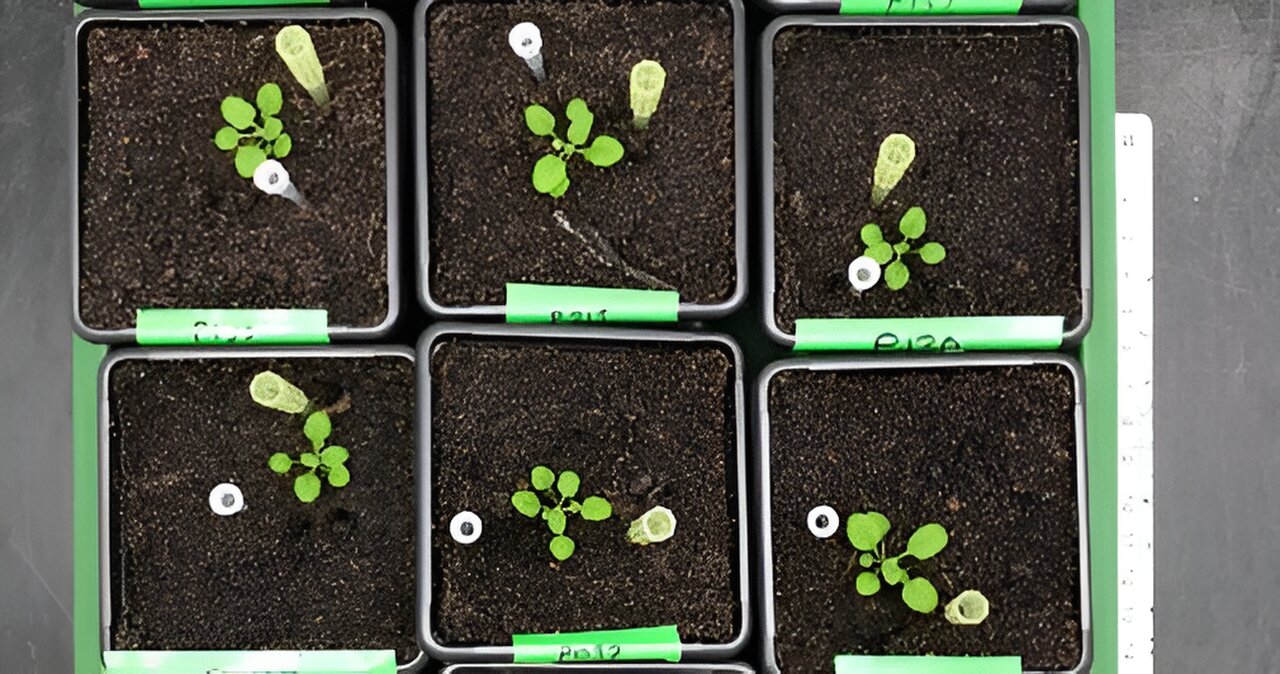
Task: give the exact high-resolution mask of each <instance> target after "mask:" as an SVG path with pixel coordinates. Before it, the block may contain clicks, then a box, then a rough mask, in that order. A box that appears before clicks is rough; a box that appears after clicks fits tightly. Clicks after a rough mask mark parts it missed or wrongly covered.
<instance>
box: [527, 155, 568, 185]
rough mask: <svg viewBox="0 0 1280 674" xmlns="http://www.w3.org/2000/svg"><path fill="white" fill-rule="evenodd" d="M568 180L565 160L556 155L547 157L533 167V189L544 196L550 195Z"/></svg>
mask: <svg viewBox="0 0 1280 674" xmlns="http://www.w3.org/2000/svg"><path fill="white" fill-rule="evenodd" d="M566 178H568V175H567V174H566V173H565V164H564V160H563V159H561V158H559V157H557V156H556V155H553V154H549V155H545V156H544V157H543V158H542V159H539V160H538V163H537V164H534V165H533V189H535V190H538V191H539V192H541V193H543V194H550V193H551V192H552V191H553V190H555V189H556V188H557V187H559V186H560V183H563V182H564V181H565V179H566Z"/></svg>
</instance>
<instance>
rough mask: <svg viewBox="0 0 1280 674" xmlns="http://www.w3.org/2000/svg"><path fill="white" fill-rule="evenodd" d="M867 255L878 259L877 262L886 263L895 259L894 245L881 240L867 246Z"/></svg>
mask: <svg viewBox="0 0 1280 674" xmlns="http://www.w3.org/2000/svg"><path fill="white" fill-rule="evenodd" d="M867 257H869V258H871V259H872V260H875V261H876V264H881V265H883V264H886V263H888V262H889V260H892V259H893V246H890V245H889V242H888V241H881V242H879V243H873V244H871V245H870V246H867Z"/></svg>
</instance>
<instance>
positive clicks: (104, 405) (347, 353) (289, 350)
mask: <svg viewBox="0 0 1280 674" xmlns="http://www.w3.org/2000/svg"><path fill="white" fill-rule="evenodd" d="M388 357H399V358H405V359H408V361H409V362H410V363H413V364H414V365H415V369H416V365H417V354H416V352H415V351H414V350H413V349H411V348H409V347H407V346H387V345H341V346H258V347H234V348H208V347H204V348H201V347H138V346H131V347H123V348H119V349H113V350H111V351H110V352H109V353H107V355H106V356H105V357H104V358H103V359H102V363H101V365H99V367H98V376H97V384H98V391H97V397H98V400H97V412H98V424H97V433H98V438H97V444H98V453H97V461H98V468H97V471H98V477H97V481H98V503H97V508H98V518H97V519H98V596H97V599H98V646H99V650H100V651H102V652H106V651H108V650H111V651H116V650H119V649H109V648H107V646H109V645H110V644H111V628H112V611H111V607H112V604H111V597H112V594H111V560H112V550H111V395H110V392H111V371H112V369H113V368H114V367H115V366H116V365H118V364H119V363H122V362H126V361H138V360H141V361H156V360H162V361H169V360H207V359H222V360H227V359H237V360H245V359H258V358H388ZM415 378H416V375H415ZM415 383H416V382H415ZM415 402H416V400H415ZM414 451H415V452H416V451H417V447H416V446H415V447H414ZM415 496H416V493H415ZM414 533H415V535H416V534H417V530H416V526H415V532H414ZM417 543H418V542H417V541H416V539H415V545H416V544H417ZM414 618H415V621H416V619H417V616H416V614H415V616H414ZM230 650H235V649H230ZM257 650H258V649H255V650H251V651H247V652H257ZM302 650H305V649H302ZM368 650H382V649H368ZM120 652H130V651H128V650H121V651H120ZM426 662H427V655H426V653H424V652H422V650H421V648H419V651H418V654H417V656H415V657H414V658H413V659H412V660H410V661H409V662H406V663H397V664H396V671H397V672H405V673H407V672H416V671H418V670H419V669H421V668H422V667H423V665H425V664H426Z"/></svg>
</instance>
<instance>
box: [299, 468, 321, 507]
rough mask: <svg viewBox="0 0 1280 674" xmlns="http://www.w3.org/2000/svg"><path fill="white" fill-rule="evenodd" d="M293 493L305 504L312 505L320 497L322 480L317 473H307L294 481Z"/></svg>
mask: <svg viewBox="0 0 1280 674" xmlns="http://www.w3.org/2000/svg"><path fill="white" fill-rule="evenodd" d="M293 493H294V494H295V495H297V497H298V500H299V501H302V502H303V503H310V502H312V501H314V500H316V497H317V496H319V495H320V478H318V477H316V474H315V473H311V472H306V473H303V474H301V475H299V476H298V478H297V479H296V480H294V481H293Z"/></svg>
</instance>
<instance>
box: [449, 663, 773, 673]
mask: <svg viewBox="0 0 1280 674" xmlns="http://www.w3.org/2000/svg"><path fill="white" fill-rule="evenodd" d="M570 671H577V672H583V673H584V674H605V673H606V672H608V673H610V674H755V670H754V669H752V668H751V667H750V666H748V665H746V664H743V663H741V662H671V663H666V662H663V663H651V662H616V663H608V662H590V663H578V664H565V663H533V662H472V663H462V664H452V665H446V666H444V667H443V668H441V669H440V673H439V674H512V673H514V672H528V674H563V673H564V672H570Z"/></svg>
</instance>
